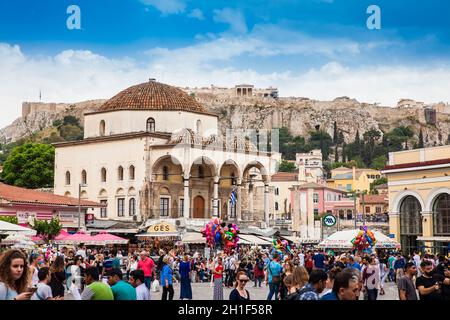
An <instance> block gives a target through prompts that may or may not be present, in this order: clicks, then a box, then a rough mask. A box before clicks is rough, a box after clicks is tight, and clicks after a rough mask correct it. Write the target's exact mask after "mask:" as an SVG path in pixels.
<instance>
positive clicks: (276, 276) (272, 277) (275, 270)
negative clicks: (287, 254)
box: [266, 252, 283, 300]
mask: <svg viewBox="0 0 450 320" xmlns="http://www.w3.org/2000/svg"><path fill="white" fill-rule="evenodd" d="M279 259H280V257H279V255H278V253H276V252H275V253H274V254H273V260H272V261H271V262H270V263H269V264H268V266H267V272H266V285H267V284H268V285H269V295H268V296H267V300H272V297H273V296H274V295H275V300H278V297H279V293H280V284H281V273H282V272H283V267H282V266H281V264H280V263H279V262H278V261H279Z"/></svg>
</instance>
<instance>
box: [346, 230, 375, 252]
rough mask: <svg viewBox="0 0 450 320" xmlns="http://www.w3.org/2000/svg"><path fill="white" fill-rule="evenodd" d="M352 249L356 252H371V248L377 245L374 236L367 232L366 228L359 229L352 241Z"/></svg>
mask: <svg viewBox="0 0 450 320" xmlns="http://www.w3.org/2000/svg"><path fill="white" fill-rule="evenodd" d="M351 242H352V244H353V249H356V250H358V251H371V249H372V247H373V246H374V245H375V244H376V243H377V240H376V239H375V235H374V234H373V232H372V231H370V230H368V229H367V227H366V226H364V227H360V228H359V232H358V234H357V235H356V237H355V238H353V239H352V241H351Z"/></svg>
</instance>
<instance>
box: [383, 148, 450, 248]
mask: <svg viewBox="0 0 450 320" xmlns="http://www.w3.org/2000/svg"><path fill="white" fill-rule="evenodd" d="M383 173H384V174H385V175H386V176H387V178H388V190H389V193H388V195H389V228H390V233H391V234H392V235H393V236H394V238H395V239H396V240H397V241H399V242H400V243H401V245H402V249H403V250H404V251H407V252H410V251H412V250H421V251H424V250H427V251H433V252H441V253H447V252H448V248H449V244H450V146H441V147H434V148H425V149H416V150H408V151H401V152H394V153H391V154H389V165H388V166H386V167H385V169H384V170H383Z"/></svg>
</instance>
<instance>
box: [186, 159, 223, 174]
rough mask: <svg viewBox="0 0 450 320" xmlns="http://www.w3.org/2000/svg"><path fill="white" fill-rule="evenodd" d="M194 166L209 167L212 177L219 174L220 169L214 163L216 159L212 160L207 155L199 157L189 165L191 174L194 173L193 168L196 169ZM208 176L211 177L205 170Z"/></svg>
mask: <svg viewBox="0 0 450 320" xmlns="http://www.w3.org/2000/svg"><path fill="white" fill-rule="evenodd" d="M194 167H203V168H207V169H208V171H209V174H210V175H211V177H215V176H217V175H218V170H217V166H216V164H215V163H214V161H212V160H211V159H210V158H208V157H205V156H202V157H198V158H197V159H195V160H194V161H193V162H192V163H191V165H190V167H189V172H190V173H191V175H192V170H193V169H194ZM193 176H197V174H194V175H193ZM206 177H209V175H208V174H207V172H205V178H206Z"/></svg>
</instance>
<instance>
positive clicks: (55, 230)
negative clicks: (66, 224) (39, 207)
mask: <svg viewBox="0 0 450 320" xmlns="http://www.w3.org/2000/svg"><path fill="white" fill-rule="evenodd" d="M33 229H34V230H36V234H37V236H40V237H41V238H42V239H43V240H44V242H45V243H49V242H50V241H52V240H53V239H55V237H56V236H57V235H58V234H59V233H60V232H61V229H62V225H61V223H59V220H58V219H57V218H52V220H51V221H50V222H48V221H47V220H36V219H34V226H33Z"/></svg>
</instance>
